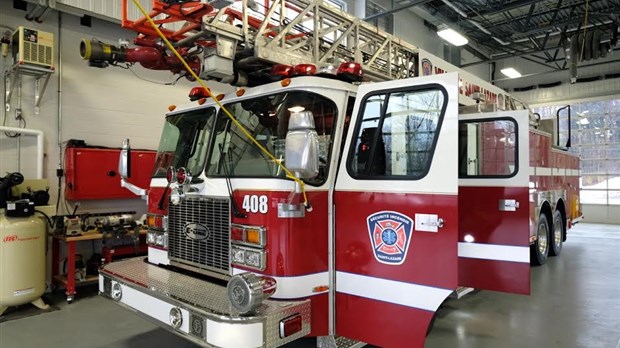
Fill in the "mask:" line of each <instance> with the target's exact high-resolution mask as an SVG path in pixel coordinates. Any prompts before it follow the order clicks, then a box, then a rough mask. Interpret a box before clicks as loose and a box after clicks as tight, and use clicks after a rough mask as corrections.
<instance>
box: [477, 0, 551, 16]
mask: <svg viewBox="0 0 620 348" xmlns="http://www.w3.org/2000/svg"><path fill="white" fill-rule="evenodd" d="M539 1H540V0H520V1H514V2H511V3H509V4H504V3H502V4H501V7H498V8H489V9H487V10H481V11H478V12H477V13H472V14H471V16H472V17H473V18H475V17H477V16H492V15H494V14H498V13H502V12H507V11H510V10H514V9H517V8H519V7H523V6H529V5H532V4H535V3H537V2H539ZM468 15H469V13H468Z"/></svg>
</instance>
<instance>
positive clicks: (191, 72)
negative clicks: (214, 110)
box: [132, 0, 308, 206]
mask: <svg viewBox="0 0 620 348" xmlns="http://www.w3.org/2000/svg"><path fill="white" fill-rule="evenodd" d="M132 1H133V3H134V4H135V5H136V6H137V7H138V9H139V10H140V12H142V15H144V17H146V19H147V20H148V21H149V23H150V24H151V26H152V27H153V29H155V31H156V32H157V34H158V35H159V37H161V39H162V40H164V42H165V43H166V46H167V47H168V48H169V49H170V50H171V51H172V52H173V53H174V55H175V56H176V57H177V58H178V59H179V61H180V62H181V63H183V66H184V67H185V69H186V70H187V72H189V73H190V74H191V75H192V77H193V78H194V79H196V81H197V82H198V84H200V86H202V87H203V88H204V89H205V90H206V91H207V94H209V97H211V99H213V101H215V103H216V104H217V106H219V107H220V109H221V110H222V111H224V114H226V116H228V118H230V120H231V121H232V122H233V123H234V124H235V125H236V126H237V128H239V129H241V132H242V133H243V134H244V135H245V136H246V137H248V139H250V140H251V141H252V143H254V145H256V147H258V148H259V149H260V150H261V151H262V152H263V153H264V154H266V155H267V157H269V158H270V159H271V160H272V161H274V162H275V163H276V164H277V165H278V166H279V167H280V168H282V170H283V171H284V173H286V177H288V178H290V179H293V180H295V182H297V183H298V184H299V186H300V187H301V193H302V195H303V198H304V205H306V206H307V204H308V197H307V196H306V189H305V184H304V182H303V181H302V180H301V179H299V178H298V177H296V176H295V175H294V174H293V173H291V171H290V170H288V169H287V168H286V167H285V166H284V165H283V164H282V162H281V161H280V160H278V159H277V158H276V157H275V156H274V155H273V154H272V153H271V152H269V150H267V149H266V148H265V147H264V146H263V145H262V144H261V143H259V142H258V140H256V139H255V138H254V137H253V136H252V134H250V132H248V130H247V129H245V127H244V126H243V125H242V124H241V123H240V122H239V121H238V120H237V119H236V118H235V117H234V116H233V115H232V114H231V113H230V111H228V110H227V109H226V108H225V107H224V105H222V103H220V101H219V100H218V99H217V98H215V96H214V95H213V94H212V93H211V90H210V89H209V88H208V87H207V85H206V84H205V83H204V81H202V79H201V78H200V77H198V75H196V73H194V71H193V70H192V69H191V68H190V66H189V65H188V64H187V62H186V61H185V59H183V57H181V55H180V54H179V52H177V50H176V49H175V48H174V46H172V44H171V43H170V41H168V39H167V38H166V36H165V35H164V34H163V33H162V32H161V31H160V30H159V27H158V26H157V25H156V24H155V22H154V21H153V19H152V18H151V16H149V14H148V13H147V12H146V10H144V7H142V5H140V3H139V2H138V0H132Z"/></svg>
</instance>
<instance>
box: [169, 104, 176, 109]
mask: <svg viewBox="0 0 620 348" xmlns="http://www.w3.org/2000/svg"><path fill="white" fill-rule="evenodd" d="M176 108H177V106H176V105H174V104H170V105H168V111H174V109H176Z"/></svg>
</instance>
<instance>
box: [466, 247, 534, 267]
mask: <svg viewBox="0 0 620 348" xmlns="http://www.w3.org/2000/svg"><path fill="white" fill-rule="evenodd" d="M459 257H467V258H472V259H485V260H497V261H510V262H523V263H530V248H529V246H528V247H525V246H511V245H498V244H480V243H461V242H459Z"/></svg>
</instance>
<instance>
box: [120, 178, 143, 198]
mask: <svg viewBox="0 0 620 348" xmlns="http://www.w3.org/2000/svg"><path fill="white" fill-rule="evenodd" d="M121 187H124V188H126V189H128V190H129V191H131V193H133V194H135V195H137V196H140V197H141V198H142V199H144V200H146V198H147V194H146V190H145V189H143V188H141V187H139V186H136V185H134V184H132V183H130V182H129V181H127V180H125V179H124V178H121Z"/></svg>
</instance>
